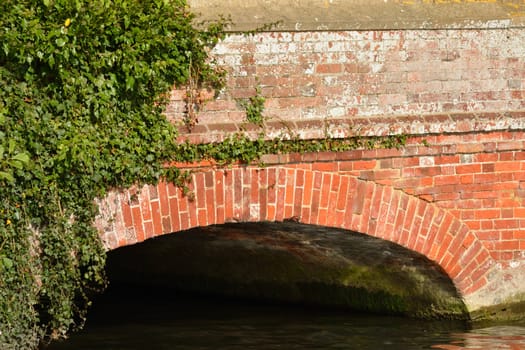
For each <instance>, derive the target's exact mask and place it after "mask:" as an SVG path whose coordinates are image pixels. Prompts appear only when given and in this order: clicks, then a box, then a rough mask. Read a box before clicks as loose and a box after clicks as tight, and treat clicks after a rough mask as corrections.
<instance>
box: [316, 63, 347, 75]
mask: <svg viewBox="0 0 525 350" xmlns="http://www.w3.org/2000/svg"><path fill="white" fill-rule="evenodd" d="M315 71H316V72H317V73H318V74H336V73H341V72H342V71H343V65H342V64H339V63H324V64H318V65H317V66H316V67H315Z"/></svg>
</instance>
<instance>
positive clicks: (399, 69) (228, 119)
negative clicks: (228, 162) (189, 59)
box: [167, 28, 525, 142]
mask: <svg viewBox="0 0 525 350" xmlns="http://www.w3.org/2000/svg"><path fill="white" fill-rule="evenodd" d="M524 42H525V30H523V29H516V28H510V29H495V30H490V29H489V30H420V31H415V30H396V31H342V32H269V33H260V34H256V35H250V36H244V35H230V36H228V37H227V39H226V40H225V41H224V42H222V43H221V44H219V45H218V46H217V47H216V48H215V50H214V57H215V58H216V60H217V62H218V63H219V65H220V66H222V67H224V68H225V69H226V70H227V71H228V81H227V85H226V88H225V89H224V90H223V91H221V93H220V95H219V98H218V99H216V100H212V101H209V102H208V103H207V104H205V106H204V108H203V110H202V112H201V113H200V115H199V118H198V119H199V124H198V125H197V126H196V127H195V128H194V130H193V132H192V133H191V134H189V135H188V136H189V137H190V139H191V140H193V141H196V142H201V141H210V140H217V139H220V138H222V137H223V135H224V131H225V130H227V132H232V131H237V130H240V127H241V124H242V123H243V122H244V121H245V114H244V112H243V109H242V107H240V106H239V104H238V103H237V101H238V99H242V98H246V97H248V96H253V95H254V94H255V87H256V86H260V87H261V89H262V95H263V96H264V97H265V98H266V110H265V111H264V115H265V116H266V117H267V118H268V120H267V134H268V136H269V137H271V136H277V135H280V134H282V133H287V128H286V127H283V125H284V124H286V125H287V126H289V127H291V128H292V129H293V130H294V132H295V133H297V134H298V135H300V136H301V137H303V138H312V137H324V136H326V134H329V135H330V136H337V137H339V136H347V135H350V134H355V133H365V134H386V133H392V132H407V133H418V134H419V133H428V132H434V131H438V132H439V131H442V130H446V131H448V132H454V131H466V130H462V129H461V120H462V119H464V118H466V117H467V116H468V117H471V119H476V118H477V115H478V114H482V113H487V112H494V113H496V115H495V116H491V117H490V119H491V120H492V123H493V124H496V123H500V124H502V123H503V124H504V123H507V124H508V123H510V122H512V123H514V125H516V124H517V123H519V127H522V126H523V121H516V120H513V121H509V120H508V118H507V117H506V115H505V112H507V111H516V110H522V109H524V107H525V102H524V101H525V100H524V98H523V97H524V91H525V46H524V45H523V43H524ZM183 96H184V93H183V92H182V91H174V93H173V99H172V103H171V104H170V106H169V108H168V111H167V114H168V115H169V116H170V118H173V119H175V120H181V119H182V112H183V111H184V104H183V103H182V101H181V99H182V97H183ZM435 115H440V116H443V115H446V116H447V117H448V118H447V119H446V120H441V121H437V120H436V119H435V118H433V116H435ZM414 119H418V121H417V122H414Z"/></svg>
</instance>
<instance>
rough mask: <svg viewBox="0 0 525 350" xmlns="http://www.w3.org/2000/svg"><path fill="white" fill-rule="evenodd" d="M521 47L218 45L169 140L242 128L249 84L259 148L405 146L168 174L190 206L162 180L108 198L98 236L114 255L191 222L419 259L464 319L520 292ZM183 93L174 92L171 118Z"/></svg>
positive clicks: (504, 39) (306, 42)
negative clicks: (208, 95) (268, 230)
mask: <svg viewBox="0 0 525 350" xmlns="http://www.w3.org/2000/svg"><path fill="white" fill-rule="evenodd" d="M523 42H525V31H524V30H521V29H499V30H428V31H410V30H408V31H344V32H294V33H287V32H282V33H278V32H273V33H259V34H255V35H250V36H242V35H231V36H229V37H228V38H227V39H226V40H225V41H224V42H223V43H221V44H220V45H219V46H218V47H217V48H216V49H215V51H214V55H215V56H216V59H217V61H218V62H219V64H220V65H222V66H223V67H225V68H226V69H227V70H228V81H227V86H226V88H225V89H224V91H221V93H220V94H219V98H218V99H217V100H214V101H210V102H208V103H207V104H206V105H205V106H204V108H203V109H202V112H201V114H200V115H199V124H198V125H197V127H196V128H195V129H194V130H193V131H191V132H188V131H187V130H186V131H184V129H183V128H182V129H181V130H182V131H183V132H182V134H181V139H189V140H191V141H192V142H210V141H216V140H220V139H222V138H223V137H224V136H225V135H227V134H228V133H231V132H233V131H239V130H241V127H242V126H243V124H244V123H245V120H244V117H245V116H244V112H242V109H241V108H240V107H239V105H238V103H237V102H236V98H240V97H247V96H252V95H253V94H254V93H255V86H256V85H257V84H258V85H259V86H260V87H261V88H262V93H263V95H264V97H265V98H266V110H265V116H266V117H267V121H266V124H267V129H266V132H267V137H268V138H270V137H274V136H276V135H283V134H287V133H289V130H292V132H293V133H294V134H295V135H298V136H299V137H301V138H304V139H310V138H320V137H325V136H331V137H346V136H353V135H365V136H380V135H387V134H395V133H406V134H408V135H409V138H408V141H407V144H406V146H405V147H403V148H401V149H388V150H382V149H372V150H365V149H361V150H353V151H346V152H333V153H330V152H319V153H307V154H280V155H268V156H264V157H263V161H264V162H265V163H266V164H267V165H268V166H267V167H263V168H260V167H256V166H240V165H234V166H232V167H229V168H221V167H219V166H217V165H216V164H214V163H213V162H209V161H207V162H202V163H199V164H177V165H178V166H182V167H187V168H190V169H192V170H193V171H194V173H193V175H192V180H191V182H190V184H189V187H190V189H191V190H192V193H193V195H194V196H193V197H190V196H183V195H182V192H181V191H180V190H179V189H177V188H175V187H174V186H173V185H172V184H165V183H161V184H159V185H158V186H156V187H155V186H145V187H144V188H141V189H139V188H131V189H128V190H126V191H123V192H113V193H110V194H109V195H108V197H106V198H105V199H103V200H101V201H100V203H99V206H100V209H101V214H100V216H99V217H98V219H97V222H96V226H97V227H98V228H99V230H100V232H101V237H102V238H103V240H104V242H105V244H106V246H107V248H108V249H115V248H117V247H120V246H125V245H129V244H134V243H137V242H141V241H143V240H145V239H148V238H150V237H154V236H157V235H160V234H165V233H170V232H176V231H181V230H185V229H188V228H191V227H197V226H206V225H212V224H222V223H225V222H237V221H265V220H268V221H283V220H288V219H289V220H296V221H299V222H303V223H307V224H314V225H326V226H334V227H339V228H345V229H349V230H354V231H357V232H361V233H364V234H368V235H372V236H376V237H380V238H383V239H387V240H390V241H393V242H396V243H398V244H400V245H403V246H405V247H407V248H409V249H412V250H415V251H417V252H420V253H422V254H424V255H426V256H427V257H428V258H430V259H431V260H433V261H435V262H436V263H437V264H439V265H440V266H441V267H442V268H443V269H444V270H445V271H446V272H447V273H448V274H449V276H450V277H451V278H452V280H453V281H454V283H455V285H456V286H457V288H458V290H459V291H460V292H461V293H462V295H463V296H464V297H465V298H466V302H467V304H468V306H469V308H471V309H476V308H479V307H480V306H490V305H492V304H494V303H495V302H496V300H500V299H502V298H506V297H512V296H513V295H514V294H516V293H520V292H521V293H525V287H524V285H525V283H521V282H520V281H525V279H524V278H525V269H524V266H525V233H524V232H525V162H524V160H525V131H523V130H525V112H524V111H523V110H525V108H524V107H525V102H524V101H525V100H524V99H523V96H525V47H524V46H523V45H522V43H523ZM183 96H184V94H183V93H181V92H180V91H178V90H174V91H173V94H172V101H171V103H170V105H169V106H168V110H167V112H166V113H167V116H168V117H169V118H170V119H171V120H173V121H174V122H180V120H181V118H182V111H183V110H184V108H183V103H182V98H183ZM252 130H256V128H255V129H254V128H252ZM256 131H257V130H256ZM501 276H504V277H501ZM513 293H514V294H513Z"/></svg>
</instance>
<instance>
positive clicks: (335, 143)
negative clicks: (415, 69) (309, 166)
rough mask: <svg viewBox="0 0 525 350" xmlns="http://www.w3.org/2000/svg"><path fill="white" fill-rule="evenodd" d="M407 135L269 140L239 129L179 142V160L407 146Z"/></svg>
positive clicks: (255, 157) (253, 158) (248, 160)
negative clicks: (220, 137) (216, 138)
mask: <svg viewBox="0 0 525 350" xmlns="http://www.w3.org/2000/svg"><path fill="white" fill-rule="evenodd" d="M406 139H407V136H406V135H404V134H402V135H390V136H384V137H359V136H356V137H351V138H346V139H332V138H325V139H320V140H301V139H298V138H294V139H283V138H276V139H271V140H265V139H264V134H263V133H260V134H259V135H258V137H257V138H255V139H251V138H250V137H248V136H247V135H245V134H242V133H236V134H233V135H230V136H229V137H227V138H226V139H225V140H224V141H222V142H218V143H209V144H192V143H189V142H186V143H184V144H181V145H179V146H178V149H177V154H176V160H177V161H180V162H196V161H201V160H205V159H213V160H215V161H218V162H219V163H223V164H227V163H231V162H240V163H245V164H247V163H252V162H254V161H258V160H259V159H260V158H261V157H262V156H263V155H265V154H287V153H308V152H344V151H350V150H355V149H378V148H396V149H399V148H401V147H403V146H404V145H405V143H406Z"/></svg>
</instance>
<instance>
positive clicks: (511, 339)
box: [433, 326, 525, 350]
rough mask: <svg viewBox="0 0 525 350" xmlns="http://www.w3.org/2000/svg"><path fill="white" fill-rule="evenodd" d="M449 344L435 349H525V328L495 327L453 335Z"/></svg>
mask: <svg viewBox="0 0 525 350" xmlns="http://www.w3.org/2000/svg"><path fill="white" fill-rule="evenodd" d="M451 337H452V338H453V340H452V341H450V342H449V343H448V344H440V345H434V346H433V348H435V349H446V350H459V349H482V350H493V349H511V350H521V349H525V327H519V326H495V327H489V328H482V329H475V330H471V331H469V332H466V333H454V334H451Z"/></svg>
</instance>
